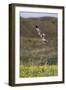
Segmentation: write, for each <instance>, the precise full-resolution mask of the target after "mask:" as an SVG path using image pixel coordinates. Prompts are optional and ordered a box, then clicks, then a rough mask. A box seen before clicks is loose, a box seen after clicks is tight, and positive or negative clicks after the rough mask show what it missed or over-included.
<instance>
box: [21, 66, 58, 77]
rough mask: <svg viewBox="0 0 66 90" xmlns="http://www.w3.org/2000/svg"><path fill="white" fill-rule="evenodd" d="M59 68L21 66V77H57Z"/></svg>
mask: <svg viewBox="0 0 66 90" xmlns="http://www.w3.org/2000/svg"><path fill="white" fill-rule="evenodd" d="M57 74H58V67H57V65H41V66H38V65H33V66H32V65H28V66H25V65H20V77H21V78H25V77H46V76H57Z"/></svg>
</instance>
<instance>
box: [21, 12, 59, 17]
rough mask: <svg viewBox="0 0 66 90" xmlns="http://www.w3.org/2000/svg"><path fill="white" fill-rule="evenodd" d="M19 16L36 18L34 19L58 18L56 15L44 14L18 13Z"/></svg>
mask: <svg viewBox="0 0 66 90" xmlns="http://www.w3.org/2000/svg"><path fill="white" fill-rule="evenodd" d="M20 16H21V17H24V18H36V17H58V14H57V13H44V12H41V13H40V12H39V13H37V12H22V11H21V12H20Z"/></svg>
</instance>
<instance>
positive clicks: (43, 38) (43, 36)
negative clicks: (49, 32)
mask: <svg viewBox="0 0 66 90" xmlns="http://www.w3.org/2000/svg"><path fill="white" fill-rule="evenodd" d="M35 29H36V31H37V33H38V35H39V36H40V38H41V39H42V41H43V42H48V40H46V39H45V37H46V34H45V33H42V34H41V32H40V29H39V27H38V26H37V25H36V26H35Z"/></svg>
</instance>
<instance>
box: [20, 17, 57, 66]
mask: <svg viewBox="0 0 66 90" xmlns="http://www.w3.org/2000/svg"><path fill="white" fill-rule="evenodd" d="M36 25H38V26H39V28H40V30H41V33H43V32H44V33H45V34H46V35H47V36H46V39H47V40H48V42H47V43H43V42H42V41H41V38H40V37H39V36H38V34H37V32H36V30H35V26H36ZM20 61H21V62H20V64H25V65H27V64H32V65H43V64H45V63H46V61H47V63H48V64H57V18H55V17H41V18H22V17H20Z"/></svg>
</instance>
